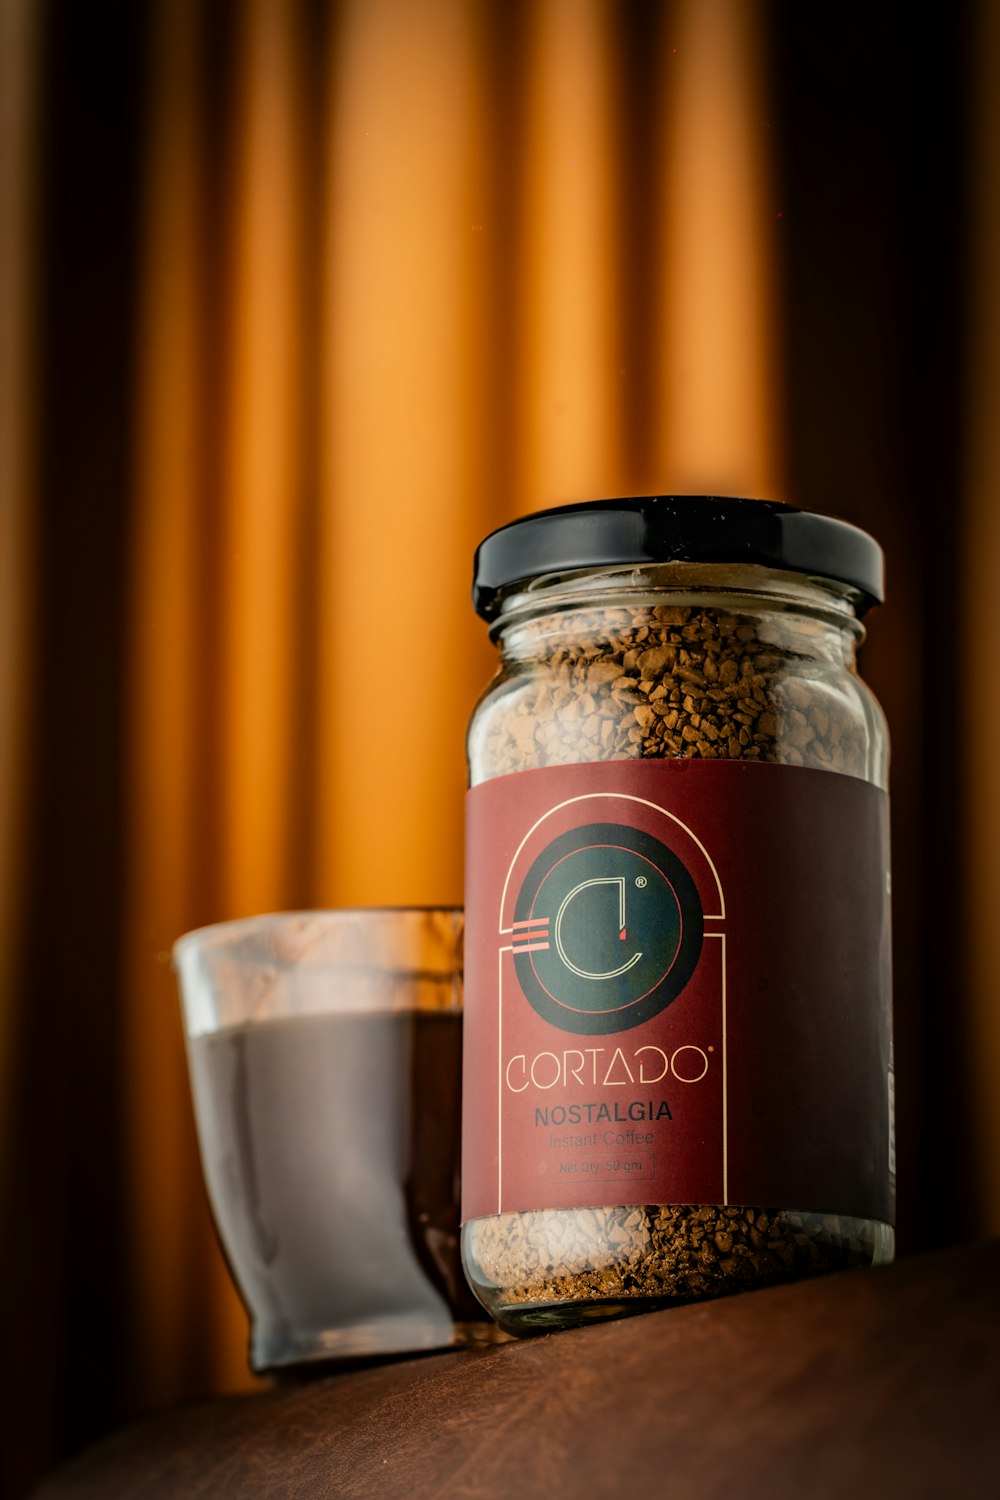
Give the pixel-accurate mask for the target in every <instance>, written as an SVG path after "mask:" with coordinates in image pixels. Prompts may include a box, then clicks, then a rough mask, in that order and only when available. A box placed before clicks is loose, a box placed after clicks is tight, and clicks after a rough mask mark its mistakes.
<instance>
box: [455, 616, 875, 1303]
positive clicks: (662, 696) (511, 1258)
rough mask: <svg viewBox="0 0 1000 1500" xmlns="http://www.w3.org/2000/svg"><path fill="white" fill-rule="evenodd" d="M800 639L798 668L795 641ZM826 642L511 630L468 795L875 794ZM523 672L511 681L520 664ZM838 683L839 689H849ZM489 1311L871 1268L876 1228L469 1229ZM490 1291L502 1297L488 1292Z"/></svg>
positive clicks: (677, 1212)
mask: <svg viewBox="0 0 1000 1500" xmlns="http://www.w3.org/2000/svg"><path fill="white" fill-rule="evenodd" d="M804 632H806V633H807V635H809V637H810V639H809V649H808V654H805V653H804V651H803V633H804ZM827 641H829V643H830V644H829V650H830V652H831V661H832V660H834V659H835V658H834V656H833V653H835V652H836V649H837V648H836V645H835V644H834V632H833V631H831V630H830V628H829V626H827V625H825V624H824V622H823V621H821V620H819V619H815V620H810V619H809V618H808V616H804V615H803V613H802V612H800V611H796V613H795V614H794V617H793V618H790V619H789V620H788V621H787V623H785V622H783V620H782V616H781V615H780V614H776V613H774V612H770V611H769V612H767V613H766V614H765V613H763V612H762V613H761V614H760V615H755V614H753V613H750V612H741V611H739V610H736V609H730V608H726V607H724V606H722V605H720V607H704V606H703V605H698V606H693V605H684V604H649V605H645V604H644V605H640V606H636V605H632V604H629V605H627V606H624V605H623V606H620V607H606V608H601V609H578V610H572V611H570V610H563V611H561V612H560V613H559V614H558V615H546V616H543V617H541V618H535V619H534V620H529V621H526V622H525V623H523V624H522V625H520V626H519V627H517V628H516V630H515V629H514V628H512V629H511V630H510V631H509V632H508V643H507V644H508V649H509V650H510V654H511V658H512V667H511V666H509V668H508V670H511V671H512V680H511V682H510V683H509V685H508V688H507V690H506V691H505V692H503V693H502V694H499V695H497V697H496V698H495V699H494V701H493V702H492V704H485V705H484V706H483V709H482V711H481V717H480V721H479V724H478V725H477V727H476V729H475V730H474V733H475V736H476V743H475V755H476V757H477V758H478V763H479V766H480V770H481V773H482V774H481V775H480V777H479V780H480V781H482V780H489V779H491V778H492V777H495V776H503V775H507V774H510V773H512V772H518V771H527V770H534V769H537V768H540V767H544V766H554V765H572V764H578V763H580V762H587V761H607V760H625V759H640V758H653V759H656V758H665V757H681V758H686V759H708V760H711V759H729V760H756V761H765V762H770V763H777V764H783V765H792V766H805V767H809V768H812V769H818V770H826V771H834V772H840V773H842V774H845V775H849V776H858V777H862V778H867V779H871V780H874V779H877V776H876V774H874V772H873V768H872V767H871V766H869V765H868V763H867V756H868V750H867V746H868V745H869V744H870V743H871V739H872V736H871V735H870V733H869V728H870V725H869V724H868V723H867V721H866V716H867V715H868V714H870V712H871V710H870V708H869V706H868V704H869V702H870V700H867V699H866V698H865V697H864V695H863V693H862V692H861V690H860V689H859V690H858V691H857V693H856V694H852V693H851V691H850V690H845V687H844V684H843V674H842V672H841V674H840V675H839V676H838V675H835V674H832V673H831V674H827V673H824V671H823V668H822V658H823V654H824V650H825V649H826V645H825V642H827ZM520 653H523V655H524V658H525V660H529V659H530V663H531V669H530V671H525V673H524V674H523V675H520V676H519V675H518V672H517V666H516V662H517V657H518V655H519V654H520ZM849 680H850V679H849ZM467 1235H468V1240H467V1261H468V1263H469V1268H470V1274H471V1276H472V1280H473V1283H474V1285H475V1286H477V1287H478V1288H479V1289H480V1290H484V1291H485V1292H486V1293H487V1297H486V1300H487V1302H488V1305H491V1306H496V1304H497V1302H498V1301H499V1304H500V1306H501V1307H502V1306H505V1305H509V1306H511V1307H515V1306H517V1307H519V1308H521V1309H523V1315H522V1317H521V1318H520V1320H519V1321H520V1322H521V1323H522V1325H523V1324H525V1323H530V1322H531V1320H532V1315H531V1313H530V1305H534V1307H535V1308H536V1309H537V1322H538V1324H539V1325H541V1326H544V1325H545V1323H546V1322H547V1320H548V1314H547V1309H549V1308H553V1305H554V1304H555V1305H557V1307H556V1308H554V1309H553V1311H554V1316H553V1321H558V1322H559V1323H560V1324H565V1323H566V1322H567V1304H573V1303H576V1304H581V1305H582V1310H581V1311H580V1312H579V1317H580V1318H581V1319H582V1318H585V1317H586V1311H585V1306H586V1304H587V1303H588V1302H589V1303H591V1304H592V1305H594V1307H595V1311H596V1310H597V1304H601V1306H602V1307H603V1308H607V1307H608V1305H609V1304H614V1303H616V1302H618V1300H619V1299H621V1302H622V1307H621V1310H622V1311H629V1310H639V1309H640V1308H641V1307H642V1306H643V1305H648V1304H649V1303H657V1302H665V1301H690V1300H694V1299H696V1298H705V1297H714V1296H721V1295H724V1294H726V1293H730V1292H736V1291H742V1290H746V1289H749V1288H752V1287H760V1286H766V1285H769V1284H773V1283H776V1282H780V1281H785V1280H791V1279H797V1278H799V1277H802V1276H804V1275H811V1274H815V1273H818V1272H823V1271H830V1270H836V1269H842V1268H847V1267H850V1266H854V1265H870V1264H871V1262H872V1258H873V1254H874V1255H876V1256H877V1255H878V1246H877V1244H876V1238H877V1226H874V1225H872V1224H871V1223H869V1222H868V1221H865V1220H858V1219H852V1218H849V1217H844V1216H837V1215H832V1214H818V1213H803V1212H796V1211H793V1210H790V1209H776V1208H770V1207H764V1206H761V1207H757V1206H749V1207H745V1206H737V1207H732V1206H730V1207H722V1206H712V1205H693V1206H692V1205H689V1206H685V1205H670V1206H665V1205H658V1204H647V1205H644V1206H638V1207H631V1206H620V1205H614V1206H608V1207H603V1208H582V1209H545V1210H537V1211H529V1212H521V1213H506V1214H500V1215H497V1216H495V1217H491V1218H487V1219H481V1220H477V1221H475V1222H473V1223H471V1224H469V1225H468V1226H467ZM498 1294H499V1295H498Z"/></svg>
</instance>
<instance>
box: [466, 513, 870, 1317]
mask: <svg viewBox="0 0 1000 1500" xmlns="http://www.w3.org/2000/svg"><path fill="white" fill-rule="evenodd" d="M474 597H475V601H476V606H477V609H478V611H479V613H480V614H481V615H482V616H483V617H484V618H486V619H487V620H489V621H490V623H491V626H492V634H493V637H494V639H495V640H496V643H497V645H498V647H499V651H500V664H499V669H498V671H497V674H496V676H495V677H494V678H493V680H492V682H491V683H490V684H489V686H488V687H487V689H486V691H485V692H484V694H483V695H482V697H481V698H480V700H479V702H478V704H477V705H476V708H475V710H474V713H473V716H472V721H471V726H470V731H469V741H468V750H469V776H470V793H469V799H468V823H467V890H466V917H467V952H466V1040H465V1082H464V1098H465V1107H464V1124H463V1130H464V1140H463V1161H464V1169H463V1221H464V1222H463V1231H462V1253H463V1262H464V1265H465V1270H466V1275H467V1277H468V1279H469V1282H470V1284H471V1286H472V1288H473V1290H474V1291H475V1293H476V1295H477V1297H478V1298H479V1299H480V1301H481V1302H482V1303H483V1305H484V1306H485V1307H486V1308H487V1309H488V1310H489V1312H490V1313H491V1314H492V1315H493V1317H494V1318H496V1319H497V1321H498V1322H499V1323H500V1325H501V1327H503V1328H504V1329H506V1330H507V1331H509V1332H513V1333H524V1332H528V1331H531V1330H533V1329H539V1328H547V1327H555V1326H565V1325H573V1324H578V1323H580V1322H582V1321H585V1320H590V1319H594V1318H605V1317H613V1316H620V1315H622V1314H625V1313H631V1312H638V1311H642V1310H644V1309H647V1308H651V1307H659V1306H663V1305H666V1304H671V1303H677V1302H686V1301H691V1300H694V1299H698V1298H705V1297H714V1296H718V1295H722V1294H725V1293H729V1292H734V1291H741V1290H745V1289H750V1288H753V1287H760V1286H765V1285H770V1284H772V1283H775V1282H779V1281H785V1280H790V1279H794V1278H797V1277H801V1276H807V1275H812V1274H814V1273H817V1272H822V1271H829V1270H836V1269H842V1268H845V1267H851V1266H862V1265H871V1264H876V1263H879V1262H884V1261H887V1260H890V1259H891V1258H892V1254H893V1230H892V1227H891V1226H892V1223H893V1219H894V1193H895V1161H894V1144H893V1119H892V1106H893V1073H892V1040H891V999H890V954H889V916H888V896H889V864H888V806H887V796H886V788H887V772H888V736H887V731H886V724H885V719H884V716H883V714H882V711H881V709H880V707H879V705H878V703H877V701H876V700H875V698H874V697H873V695H872V694H871V692H870V691H869V689H868V688H867V687H866V686H865V684H864V683H863V682H862V680H861V679H860V677H859V676H858V673H857V667H856V661H855V653H856V650H857V647H858V645H859V644H860V642H861V641H862V639H863V637H864V631H863V627H862V624H861V616H862V615H863V613H864V612H865V610H866V609H867V608H868V607H869V606H870V605H871V604H873V603H876V602H881V598H882V557H881V552H880V550H879V548H878V547H877V544H876V543H875V542H874V541H873V540H872V539H871V538H870V537H867V536H866V535H865V534H864V533H862V532H860V531H858V530H856V529H855V528H853V527H850V526H847V525H846V524H844V523H842V522H838V521H834V520H832V519H829V518H825V517H819V516H814V515H811V514H809V513H807V512H803V511H797V510H793V509H792V508H791V507H784V506H778V505H774V504H771V503H768V502H763V501H754V500H736V499H725V500H723V499H716V498H710V497H700V496H697V497H692V496H681V497H657V498H654V499H645V500H614V501H599V502H595V503H592V504H589V505H584V506H570V507H565V508H563V509H560V510H555V511H549V512H543V513H541V514H538V515H535V516H531V517H528V518H526V519H524V520H522V521H519V522H515V523H514V524H513V525H512V526H509V527H506V528H504V529H503V530H502V531H500V532H497V533H494V534H493V536H491V537H489V538H487V540H486V541H485V542H484V543H483V545H482V547H481V548H480V549H479V552H478V553H477V561H476V586H475V595H474Z"/></svg>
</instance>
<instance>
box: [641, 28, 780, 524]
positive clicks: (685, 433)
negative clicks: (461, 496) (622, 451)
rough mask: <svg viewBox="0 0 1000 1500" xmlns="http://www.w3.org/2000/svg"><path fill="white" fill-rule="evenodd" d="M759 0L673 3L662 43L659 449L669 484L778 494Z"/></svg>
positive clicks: (775, 212) (771, 228) (775, 310)
mask: <svg viewBox="0 0 1000 1500" xmlns="http://www.w3.org/2000/svg"><path fill="white" fill-rule="evenodd" d="M762 13H763V6H762V3H761V0H674V3H673V4H672V5H671V8H670V16H669V23H668V25H666V26H665V27H664V29H663V33H662V39H661V44H660V70H659V90H658V93H659V98H660V100H661V101H662V111H661V115H660V139H661V146H662V150H661V154H660V162H661V171H660V175H659V180H658V182H657V191H658V203H659V215H658V217H659V235H658V239H659V244H660V263H659V267H658V273H659V286H658V293H659V318H658V323H657V330H656V333H657V339H658V348H659V369H658V381H657V402H656V413H657V424H656V425H657V432H656V449H655V451H656V453H657V457H658V459H659V467H660V473H661V475H662V476H663V477H662V478H661V481H660V483H661V485H663V486H664V487H666V488H669V489H672V490H675V491H680V492H684V491H693V492H694V493H698V492H699V491H701V492H707V493H709V494H711V493H720V494H739V495H761V496H765V497H767V498H769V499H780V498H781V474H780V464H779V441H778V411H779V407H778V401H777V384H776V382H777V375H778V372H777V369H776V350H777V344H778V339H777V332H778V320H779V317H780V307H779V303H778V299H777V297H776V295H775V282H776V277H775V265H774V255H775V228H776V225H777V223H778V216H779V215H780V213H781V205H780V204H778V203H776V201H775V198H774V194H773V188H772V185H771V183H770V180H769V174H768V146H769V141H768V129H769V126H768V122H767V108H768V104H767V94H766V87H765V79H764V77H763V57H762V37H761V30H762Z"/></svg>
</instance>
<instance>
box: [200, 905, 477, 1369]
mask: <svg viewBox="0 0 1000 1500" xmlns="http://www.w3.org/2000/svg"><path fill="white" fill-rule="evenodd" d="M462 932H463V920H462V913H461V911H457V910H450V909H444V908H440V909H429V908H428V909H414V908H411V909H384V910H356V911H347V910H345V911H314V912H290V913H284V914H279V915H273V916H261V917H251V918H249V919H248V920H246V921H238V922H225V923H221V924H220V925H218V926H215V927H206V928H203V929H201V930H199V931H197V932H192V933H188V934H187V936H185V937H183V938H181V939H180V940H179V941H178V943H177V944H176V946H175V948H174V962H175V967H176V970H177V973H178V976H179V981H180V989H181V996H182V1002H183V1012H184V1022H185V1029H186V1034H187V1050H188V1062H189V1067H190V1074H191V1086H192V1092H193V1095H194V1107H195V1115H196V1118H197V1124H198V1136H199V1141H200V1145H201V1155H202V1163H203V1167H204V1172H205V1179H206V1182H207V1186H208V1194H209V1198H210V1200H211V1204H212V1208H213V1211H214V1214H215V1221H216V1224H217V1226H218V1230H219V1234H220V1237H221V1239H222V1244H223V1247H224V1249H225V1252H226V1255H227V1257H228V1260H229V1265H230V1268H231V1271H232V1274H233V1278H234V1280H235V1282H236V1285H237V1287H238V1288H239V1291H240V1294H241V1296H242V1298H243V1301H244V1303H245V1305H246V1308H247V1311H248V1313H249V1315H250V1325H251V1327H250V1363H251V1365H252V1366H253V1368H254V1369H255V1370H257V1371H266V1370H281V1369H284V1368H286V1367H289V1366H297V1365H302V1364H305V1363H308V1362H312V1361H323V1360H331V1359H334V1360H335V1359H343V1358H357V1357H359V1356H372V1355H386V1354H393V1353H405V1352H410V1351H415V1350H422V1349H438V1348H447V1347H449V1346H451V1345H455V1344H459V1343H463V1342H467V1341H469V1340H470V1339H472V1338H475V1337H476V1336H477V1335H480V1334H481V1333H482V1331H483V1325H482V1322H481V1319H482V1316H483V1315H482V1312H481V1310H480V1309H479V1307H478V1304H477V1303H476V1302H475V1300H474V1299H473V1298H472V1296H471V1293H469V1292H468V1290H467V1288H466V1284H465V1281H464V1278H463V1276H462V1269H461V1263H460V1259H459V1249H458V1235H459V1140H460V1121H461V1055H462Z"/></svg>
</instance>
